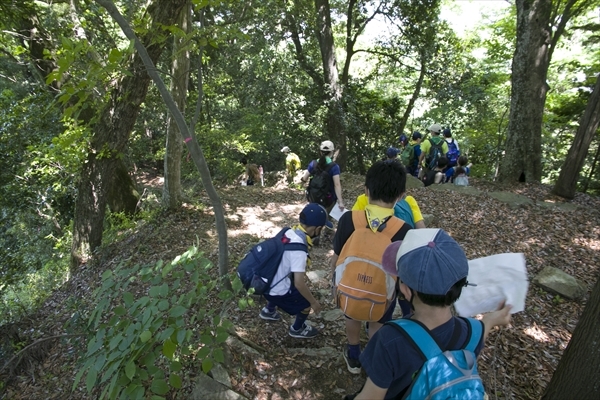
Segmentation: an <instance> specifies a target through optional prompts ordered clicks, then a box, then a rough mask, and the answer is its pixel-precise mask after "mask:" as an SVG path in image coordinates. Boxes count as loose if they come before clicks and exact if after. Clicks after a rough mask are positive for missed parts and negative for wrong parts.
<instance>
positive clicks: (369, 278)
mask: <svg viewBox="0 0 600 400" xmlns="http://www.w3.org/2000/svg"><path fill="white" fill-rule="evenodd" d="M352 222H353V223H354V232H353V233H352V235H350V237H349V238H348V240H347V241H346V243H345V244H344V247H343V248H342V251H341V253H340V256H339V258H338V261H337V265H336V268H335V285H336V287H337V291H336V302H337V305H338V307H339V308H340V309H341V310H342V311H343V312H344V314H346V315H347V316H348V317H350V318H352V319H354V320H357V321H379V320H380V319H381V317H383V315H384V314H385V312H386V310H387V309H388V307H389V306H390V305H391V303H392V302H393V301H395V291H396V279H397V278H396V277H395V276H392V275H389V274H387V273H386V272H385V271H384V270H383V267H382V266H381V258H382V257H383V252H384V251H385V249H386V247H387V246H388V245H389V244H390V243H391V242H392V238H393V237H394V235H395V234H396V233H397V232H398V231H399V230H400V228H402V225H403V224H404V221H402V220H401V219H399V218H396V217H394V216H391V217H390V218H389V219H388V220H387V221H386V222H385V223H383V224H382V225H381V226H380V227H379V229H378V230H377V232H373V231H372V230H371V228H369V226H368V222H367V217H366V215H365V212H364V211H362V210H361V211H352Z"/></svg>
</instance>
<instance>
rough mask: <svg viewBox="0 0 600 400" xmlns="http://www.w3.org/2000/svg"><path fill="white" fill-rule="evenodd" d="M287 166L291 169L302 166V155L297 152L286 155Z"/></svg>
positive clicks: (294, 169)
mask: <svg viewBox="0 0 600 400" xmlns="http://www.w3.org/2000/svg"><path fill="white" fill-rule="evenodd" d="M285 166H286V168H287V169H288V170H290V171H296V170H297V169H299V168H300V157H298V155H297V154H295V153H288V155H287V156H286V157H285Z"/></svg>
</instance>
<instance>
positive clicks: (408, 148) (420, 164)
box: [386, 124, 471, 186]
mask: <svg viewBox="0 0 600 400" xmlns="http://www.w3.org/2000/svg"><path fill="white" fill-rule="evenodd" d="M441 132H442V133H443V138H442V137H441V136H440V133H441ZM429 133H430V137H429V138H427V139H425V140H423V135H421V133H420V132H418V131H415V132H413V134H412V136H411V137H410V139H409V138H407V137H406V136H405V135H402V136H400V139H399V143H400V147H399V148H395V147H390V148H388V149H387V151H386V156H387V158H388V159H396V158H399V160H400V162H402V164H403V165H404V166H405V167H406V170H407V172H408V173H409V174H411V175H413V176H414V177H416V178H419V179H420V180H422V181H423V183H424V184H425V186H429V185H432V184H440V183H454V184H455V185H461V186H468V184H469V178H468V175H469V173H470V168H471V165H470V164H468V159H467V157H466V156H464V155H461V154H460V147H459V145H458V141H457V140H456V139H455V138H453V137H452V131H451V130H450V128H445V129H443V131H442V127H441V126H440V125H439V124H433V125H431V126H430V127H429ZM457 178H458V179H457Z"/></svg>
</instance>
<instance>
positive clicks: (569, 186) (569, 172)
mask: <svg viewBox="0 0 600 400" xmlns="http://www.w3.org/2000/svg"><path fill="white" fill-rule="evenodd" d="M598 124H600V75H598V76H597V77H596V85H594V91H593V92H592V94H591V96H590V99H589V100H588V103H587V106H586V107H585V112H584V113H583V116H582V117H581V121H579V128H577V133H576V134H575V138H574V139H573V143H572V144H571V148H570V149H569V153H568V154H567V158H566V159H565V162H564V164H563V166H562V168H561V170H560V175H559V176H558V180H557V181H556V185H554V189H553V190H552V193H554V194H556V195H559V196H561V197H565V198H567V199H572V198H573V197H575V191H576V190H577V182H578V181H579V173H580V172H581V169H582V168H583V164H584V163H585V159H586V157H587V154H588V150H589V148H590V144H591V143H592V139H594V135H595V133H596V130H597V129H598Z"/></svg>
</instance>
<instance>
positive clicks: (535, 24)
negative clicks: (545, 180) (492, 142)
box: [499, 0, 552, 182]
mask: <svg viewBox="0 0 600 400" xmlns="http://www.w3.org/2000/svg"><path fill="white" fill-rule="evenodd" d="M516 5H517V44H516V49H515V54H514V56H513V61H512V77H511V83H512V87H511V98H510V116H509V122H508V132H507V138H506V150H505V151H506V153H505V156H504V158H503V160H502V163H501V164H500V171H499V180H500V181H512V182H517V181H519V180H521V179H522V176H524V178H525V181H527V182H539V181H540V180H541V178H542V158H541V157H542V143H541V140H542V116H543V113H544V104H545V102H546V93H547V91H548V85H547V83H546V77H547V75H548V66H549V63H550V57H549V46H550V42H551V39H552V38H551V34H552V31H551V25H550V17H551V12H552V1H551V0H517V1H516Z"/></svg>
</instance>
